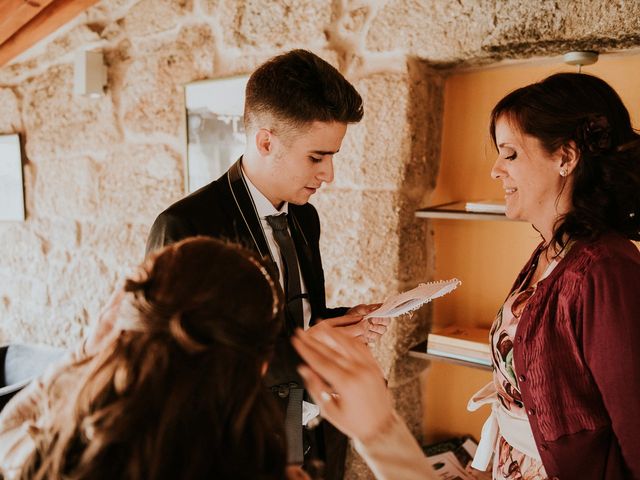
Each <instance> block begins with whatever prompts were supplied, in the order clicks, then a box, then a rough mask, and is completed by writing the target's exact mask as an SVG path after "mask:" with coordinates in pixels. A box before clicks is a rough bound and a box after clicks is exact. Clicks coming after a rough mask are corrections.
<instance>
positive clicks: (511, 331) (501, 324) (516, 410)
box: [491, 260, 558, 480]
mask: <svg viewBox="0 0 640 480" xmlns="http://www.w3.org/2000/svg"><path fill="white" fill-rule="evenodd" d="M557 263H558V260H554V261H552V262H551V263H550V264H549V267H548V268H547V270H546V271H545V272H544V274H543V276H542V278H545V277H547V276H548V275H549V274H550V273H551V272H552V271H553V269H554V268H555V266H556V265H557ZM534 271H535V263H534V264H533V265H532V268H531V270H530V271H529V272H528V273H527V276H526V278H525V280H524V281H523V282H522V285H520V287H518V288H517V289H516V290H515V291H514V292H513V293H512V294H511V296H509V298H507V300H506V302H505V303H504V305H503V306H502V308H501V309H500V311H498V314H497V316H496V319H495V321H494V323H493V326H492V327H491V353H492V363H493V382H494V384H495V387H496V390H497V391H498V399H499V400H500V403H501V404H502V406H503V407H504V408H505V409H506V410H507V411H508V412H509V413H510V414H511V415H513V416H516V417H520V418H523V419H527V421H528V417H527V413H526V411H525V407H524V404H523V403H522V397H521V396H520V388H519V386H518V375H517V372H516V368H515V365H514V363H513V339H514V337H515V336H516V328H517V326H518V322H519V321H520V315H521V314H522V311H523V310H524V308H525V306H526V304H527V301H528V300H529V298H531V296H532V295H533V293H534V292H535V290H536V286H537V284H533V285H530V286H529V287H526V288H525V286H526V285H527V284H528V283H529V280H530V278H531V276H532V275H533V272H534ZM542 278H541V279H542ZM493 478H494V479H497V480H506V479H508V480H545V479H547V474H546V472H545V469H544V466H543V465H542V462H541V461H540V460H538V459H536V458H534V457H531V456H528V455H526V454H525V453H523V452H520V451H519V450H517V449H516V448H514V447H513V446H511V445H509V443H508V442H507V441H506V440H505V438H504V437H503V436H502V435H499V437H498V443H497V446H496V452H495V455H494V459H493Z"/></svg>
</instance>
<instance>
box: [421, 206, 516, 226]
mask: <svg viewBox="0 0 640 480" xmlns="http://www.w3.org/2000/svg"><path fill="white" fill-rule="evenodd" d="M466 203H467V202H466V201H457V202H449V203H443V204H441V205H434V206H432V207H427V208H421V209H420V210H416V213H415V215H416V217H418V218H444V219H449V220H497V221H507V222H511V221H513V220H509V219H508V218H507V217H506V216H505V215H504V214H503V213H491V212H469V211H467V210H466V209H465V204H466Z"/></svg>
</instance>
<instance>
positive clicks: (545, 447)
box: [540, 443, 549, 452]
mask: <svg viewBox="0 0 640 480" xmlns="http://www.w3.org/2000/svg"><path fill="white" fill-rule="evenodd" d="M540 450H542V451H543V452H546V451H547V450H549V447H547V444H546V443H541V444H540Z"/></svg>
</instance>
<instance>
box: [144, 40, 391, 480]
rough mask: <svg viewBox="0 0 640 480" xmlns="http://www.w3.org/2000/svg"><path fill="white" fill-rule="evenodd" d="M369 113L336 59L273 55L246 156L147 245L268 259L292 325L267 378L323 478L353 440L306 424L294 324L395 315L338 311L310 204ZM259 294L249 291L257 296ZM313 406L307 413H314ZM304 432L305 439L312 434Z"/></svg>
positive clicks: (292, 443) (254, 92)
mask: <svg viewBox="0 0 640 480" xmlns="http://www.w3.org/2000/svg"><path fill="white" fill-rule="evenodd" d="M362 115H363V108H362V99H361V97H360V95H359V94H358V92H357V91H356V90H355V88H354V87H353V86H352V85H351V84H350V83H349V82H348V81H347V80H346V79H345V78H344V77H343V76H342V75H341V74H340V73H339V72H338V71H337V70H336V69H335V68H333V67H332V66H331V65H329V64H328V63H327V62H325V61H324V60H322V59H321V58H319V57H318V56H316V55H314V54H313V53H311V52H308V51H304V50H294V51H291V52H288V53H285V54H283V55H279V56H277V57H274V58H272V59H271V60H269V61H267V62H266V63H265V64H263V65H262V66H260V67H259V68H258V69H257V70H256V71H255V72H254V73H253V74H252V75H251V77H250V79H249V81H248V83H247V87H246V100H245V111H244V121H245V130H246V135H247V146H246V149H245V153H244V155H243V156H242V157H241V158H240V159H239V160H238V161H237V162H236V163H235V164H234V165H233V166H232V167H231V168H230V169H229V170H228V171H227V172H226V173H225V174H224V175H223V176H222V177H220V178H219V179H217V180H215V181H214V182H212V183H210V184H209V185H206V186H205V187H203V188H201V189H200V190H198V191H196V192H194V193H192V194H191V195H189V196H187V197H186V198H183V199H182V200H180V201H179V202H177V203H175V204H174V205H172V206H170V207H169V208H168V209H166V210H165V211H164V212H162V213H161V214H160V215H159V216H158V218H157V219H156V221H155V222H154V224H153V226H152V228H151V233H150V234H149V239H148V242H147V252H150V251H152V250H154V249H156V248H160V247H162V246H164V245H167V244H169V243H172V242H176V241H178V240H181V239H183V238H185V237H189V236H194V235H208V236H212V237H217V238H224V239H229V240H231V241H235V242H238V243H241V244H243V245H244V246H246V247H249V248H252V249H254V250H255V251H257V252H258V253H259V254H260V255H262V256H263V257H266V258H269V259H270V260H271V261H272V262H273V264H274V267H275V269H277V271H278V273H279V279H280V284H281V286H282V288H283V292H284V294H285V300H286V305H285V329H284V332H283V335H282V338H281V341H280V342H279V344H278V346H277V348H276V352H275V355H274V358H273V361H272V362H271V365H270V367H269V371H268V372H267V376H266V382H267V384H268V385H270V386H272V389H273V390H274V392H275V393H276V394H277V395H278V396H279V397H280V398H282V399H283V400H281V402H282V403H283V408H284V410H285V411H286V422H287V440H288V445H289V451H288V455H289V461H290V463H291V464H293V465H295V464H301V463H302V462H303V456H304V462H305V463H306V464H308V463H309V457H310V455H316V456H318V457H320V458H321V459H323V460H324V461H325V466H326V469H325V473H324V478H325V479H328V480H331V479H340V478H342V477H343V469H344V458H345V452H346V439H345V438H344V437H342V436H341V435H339V433H338V432H337V431H336V430H334V429H333V427H331V425H329V424H328V423H327V422H323V423H322V424H321V428H319V429H316V431H314V432H309V431H305V430H303V427H302V414H303V408H305V409H307V410H310V409H312V408H313V406H310V405H309V404H307V403H306V402H303V401H302V400H303V389H302V382H301V380H300V378H299V376H298V373H297V371H296V365H297V363H298V357H297V355H296V354H295V353H294V351H293V349H292V347H291V345H290V342H289V339H290V337H291V335H292V334H293V332H294V330H295V328H304V329H308V328H313V326H314V324H316V323H317V322H319V321H323V322H329V323H330V324H331V325H333V326H335V327H336V328H341V329H342V330H343V331H344V332H346V333H348V334H350V335H352V336H355V337H359V338H360V339H362V341H364V342H370V341H375V339H376V338H377V337H379V336H380V335H382V334H383V333H384V332H385V330H386V321H385V320H383V319H375V321H374V322H368V321H366V320H363V319H362V317H363V315H365V314H366V313H368V312H369V311H371V310H372V309H373V308H374V307H375V306H373V305H358V306H357V307H353V308H352V309H347V308H336V309H329V308H327V306H326V302H325V288H324V274H323V270H322V262H321V258H320V249H319V239H320V221H319V218H318V213H317V212H316V209H315V208H314V207H313V206H312V205H310V204H309V203H308V201H309V198H310V197H311V195H313V194H314V193H315V192H316V191H317V190H318V189H319V188H320V187H321V186H322V184H323V183H329V182H331V181H332V180H333V156H334V155H335V154H336V153H337V152H338V151H339V150H340V146H341V144H342V140H343V138H344V135H345V133H346V131H347V127H348V125H349V124H351V123H357V122H359V121H360V120H361V118H362ZM248 301H250V299H248ZM306 413H307V412H305V414H306ZM303 436H304V437H305V438H304V441H303Z"/></svg>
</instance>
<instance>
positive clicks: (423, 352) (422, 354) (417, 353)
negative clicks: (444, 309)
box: [409, 340, 492, 372]
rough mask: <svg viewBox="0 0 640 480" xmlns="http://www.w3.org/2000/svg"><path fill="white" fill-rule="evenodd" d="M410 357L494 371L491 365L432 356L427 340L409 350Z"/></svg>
mask: <svg viewBox="0 0 640 480" xmlns="http://www.w3.org/2000/svg"><path fill="white" fill-rule="evenodd" d="M409 356H410V357H415V358H421V359H423V360H434V361H437V362H446V363H452V364H454V365H460V366H463V367H471V368H477V369H479V370H485V371H488V372H490V371H491V370H492V367H491V366H490V365H485V364H482V363H476V362H471V361H466V360H459V359H457V358H450V357H442V356H440V355H432V354H430V353H427V341H426V340H425V341H424V342H421V343H419V344H418V345H415V346H414V347H411V349H410V350H409Z"/></svg>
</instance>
